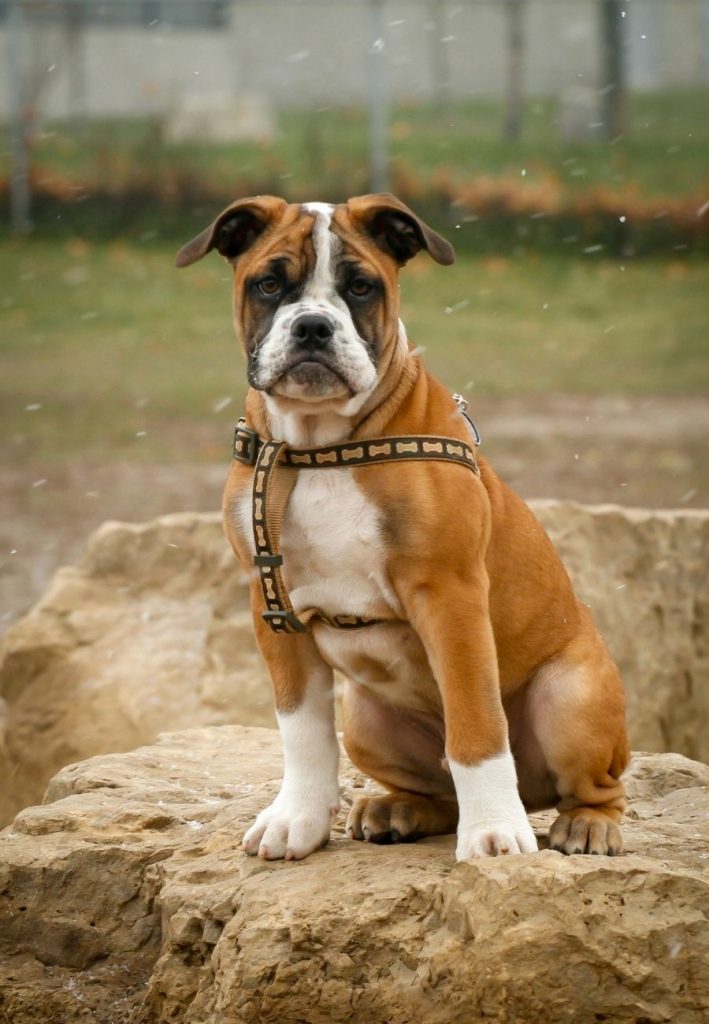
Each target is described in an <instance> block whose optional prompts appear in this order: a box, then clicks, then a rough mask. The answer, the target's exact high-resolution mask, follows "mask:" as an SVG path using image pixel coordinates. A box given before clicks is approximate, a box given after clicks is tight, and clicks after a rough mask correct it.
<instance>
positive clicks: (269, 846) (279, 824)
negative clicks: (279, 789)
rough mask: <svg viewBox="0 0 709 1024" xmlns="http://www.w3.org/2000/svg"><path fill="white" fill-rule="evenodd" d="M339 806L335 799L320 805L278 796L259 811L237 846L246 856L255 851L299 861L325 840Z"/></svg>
mask: <svg viewBox="0 0 709 1024" xmlns="http://www.w3.org/2000/svg"><path fill="white" fill-rule="evenodd" d="M339 809H340V805H339V800H335V801H334V802H330V803H327V802H326V803H324V804H323V803H322V802H318V803H314V802H313V801H312V800H307V799H302V800H297V799H295V800H294V799H288V800H286V799H284V798H282V797H281V796H280V795H279V796H278V797H276V799H275V800H274V801H273V803H272V804H271V806H270V807H267V808H266V809H265V810H263V811H261V813H260V814H259V816H258V817H257V819H256V821H255V822H254V823H253V825H252V826H251V828H250V829H249V831H248V832H247V833H246V835H245V836H244V839H243V842H242V844H241V848H242V850H244V852H245V853H248V854H249V856H251V857H255V856H256V855H257V854H258V856H259V857H263V858H264V860H301V859H302V858H303V857H307V856H308V854H309V853H312V852H313V850H318V849H320V847H321V846H324V845H325V844H326V843H327V841H328V839H329V838H330V826H331V825H332V822H333V819H334V818H335V816H336V815H337V812H338V811H339Z"/></svg>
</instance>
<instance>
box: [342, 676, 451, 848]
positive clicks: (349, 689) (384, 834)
mask: <svg viewBox="0 0 709 1024" xmlns="http://www.w3.org/2000/svg"><path fill="white" fill-rule="evenodd" d="M343 717H344V727H345V728H344V740H345V749H346V750H347V753H348V754H349V756H350V759H351V760H352V761H353V762H354V764H355V765H356V766H357V767H358V768H359V769H360V770H361V771H363V772H364V773H365V774H366V775H368V776H370V777H371V778H373V779H375V780H376V781H377V782H380V783H381V784H382V785H383V786H384V787H385V788H386V789H388V790H389V792H388V793H386V794H378V795H374V794H371V795H367V796H362V797H360V798H359V799H358V800H356V801H355V802H354V804H353V805H352V809H351V810H350V813H349V815H348V817H347V832H348V834H349V835H350V837H351V838H352V839H364V840H367V841H369V842H372V843H405V842H413V841H414V840H416V839H420V838H422V837H423V836H431V835H445V834H447V833H450V832H455V829H456V826H457V823H458V805H457V802H456V797H455V789H454V787H453V780H452V778H451V775H450V773H449V772H448V770H447V767H446V766H445V763H444V758H445V751H444V729H443V719H442V717H441V716H440V715H436V714H435V713H433V712H432V713H431V714H419V713H412V712H410V711H403V710H401V709H398V708H396V707H394V706H392V705H391V704H389V703H387V702H385V701H384V700H382V699H380V698H379V697H378V696H377V695H376V694H374V693H372V692H371V690H369V689H367V688H365V687H362V686H358V685H357V684H354V683H349V682H348V683H346V685H345V692H344V696H343Z"/></svg>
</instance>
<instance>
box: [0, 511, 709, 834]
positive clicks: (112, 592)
mask: <svg viewBox="0 0 709 1024" xmlns="http://www.w3.org/2000/svg"><path fill="white" fill-rule="evenodd" d="M532 507H533V508H534V510H535V512H536V513H537V515H538V516H539V518H540V519H541V521H542V522H543V524H544V525H545V526H546V528H547V530H548V531H549V533H550V534H551V536H552V539H553V540H554V541H555V543H556V544H557V547H558V548H559V551H560V553H561V555H562V557H563V558H564V560H565V562H566V564H567V566H568V568H569V570H570V572H571V575H572V577H573V579H574V583H575V585H576V588H577V591H578V593H579V595H580V596H581V597H582V599H583V600H585V601H586V602H587V603H588V604H589V605H590V606H591V608H592V611H593V613H594V616H595V617H596V620H597V622H598V624H599V626H600V628H601V630H602V632H603V633H604V635H605V636H606V638H607V640H608V643H609V646H610V648H611V650H612V652H613V654H614V656H615V658H616V659H617V661H618V663H619V665H620V668H621V670H622V672H623V675H624V678H625V682H626V687H627V690H628V698H629V700H628V719H629V725H630V733H631V740H632V743H633V745H634V746H636V747H641V748H643V749H647V750H658V751H659V750H668V749H675V750H679V751H681V752H682V753H685V754H687V755H688V756H691V757H699V758H703V759H709V727H708V726H709V687H707V686H706V685H701V682H702V680H704V682H706V680H707V678H709V649H708V648H709V645H708V642H707V622H708V621H709V573H707V571H706V569H707V564H709V514H705V513H702V512H698V511H695V512H691V511H682V512H648V511H641V510H633V509H625V508H620V507H618V506H597V507H585V506H580V505H573V504H568V503H560V502H533V503H532ZM0 695H2V697H3V698H4V700H5V702H6V722H5V728H4V730H2V732H1V733H0V736H4V740H2V739H0V772H1V771H2V769H3V768H4V769H5V772H6V773H7V776H8V777H9V778H10V785H7V786H3V787H0V823H3V822H7V821H9V820H10V818H11V817H12V814H13V813H15V812H16V811H17V810H18V809H19V808H20V807H23V806H26V805H28V804H31V803H36V802H37V801H38V800H39V799H40V798H41V794H42V792H43V790H44V787H45V786H46V784H47V781H48V780H49V778H50V777H51V776H52V775H53V774H54V773H55V772H56V771H58V770H59V769H60V768H61V767H62V766H63V765H65V764H68V763H70V762H71V761H76V760H80V759H82V758H85V757H88V756H91V755H92V754H97V753H104V752H109V751H116V750H129V749H133V748H134V747H136V746H138V745H139V744H141V743H149V742H152V740H154V739H155V737H156V736H157V735H158V734H159V733H160V732H163V731H165V730H170V729H180V728H185V727H188V726H194V725H211V724H221V723H233V722H238V723H241V724H245V725H271V724H273V721H274V720H273V712H272V708H271V690H270V685H269V683H268V681H267V679H266V677H265V674H264V670H263V668H262V666H261V663H260V660H259V657H258V654H257V652H256V648H255V644H254V640H253V635H252V629H251V618H250V613H249V611H248V598H247V593H246V585H245V581H244V577H243V575H242V573H241V571H240V569H239V567H238V565H237V562H236V560H235V559H234V557H233V555H232V553H231V551H230V550H229V548H228V546H227V544H226V541H225V540H224V537H223V534H222V531H221V526H220V523H219V520H218V517H216V516H205V515H188V514H181V515H175V516H166V517H163V518H161V519H156V520H153V521H152V522H150V523H147V524H144V525H137V526H136V525H129V524H118V523H107V524H105V525H104V526H103V527H102V528H101V529H99V530H98V531H97V532H96V533H95V534H94V535H93V536H92V538H91V539H90V541H89V543H88V546H87V548H86V551H85V552H84V555H83V557H82V559H81V560H80V562H79V564H78V565H77V566H75V567H71V568H67V569H62V570H60V572H59V573H57V575H56V576H55V578H54V580H53V582H52V584H51V586H50V588H49V590H48V591H47V593H46V595H45V597H44V598H43V600H42V601H41V602H40V603H39V605H37V607H36V608H35V609H34V610H33V611H32V612H30V614H29V615H27V616H26V617H25V618H24V619H22V620H21V621H20V622H18V623H16V624H15V626H14V627H13V628H12V629H11V630H10V631H9V632H8V634H7V636H6V638H5V642H4V656H3V658H2V664H1V665H0ZM3 760H4V764H3ZM3 774H4V773H3Z"/></svg>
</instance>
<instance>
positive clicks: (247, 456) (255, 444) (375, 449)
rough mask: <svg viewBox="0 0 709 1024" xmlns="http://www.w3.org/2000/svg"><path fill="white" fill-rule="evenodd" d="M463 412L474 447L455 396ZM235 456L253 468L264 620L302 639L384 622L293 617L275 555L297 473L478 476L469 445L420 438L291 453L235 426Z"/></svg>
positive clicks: (315, 614) (307, 614)
mask: <svg viewBox="0 0 709 1024" xmlns="http://www.w3.org/2000/svg"><path fill="white" fill-rule="evenodd" d="M454 397H455V398H456V401H458V404H459V406H460V408H461V412H462V413H463V415H464V416H465V417H466V419H468V422H469V423H470V424H471V426H472V429H473V431H474V437H475V443H476V444H479V443H480V438H479V435H478V432H477V429H476V428H475V425H474V424H473V423H472V420H470V419H469V417H468V416H467V414H466V412H465V406H464V404H463V402H462V399H461V400H460V401H459V396H457V395H456V396H454ZM233 455H234V458H235V459H238V460H239V462H243V463H245V464H246V465H248V466H254V467H255V471H254V481H253V492H252V517H253V531H254V543H255V545H256V554H255V555H254V565H255V566H256V567H257V568H258V571H259V577H260V581H261V588H262V590H263V597H264V601H265V603H266V609H267V611H265V612H263V618H264V619H265V621H266V622H267V623H268V624H269V626H270V627H271V629H272V630H273V631H274V632H275V633H306V632H307V630H308V623H309V622H310V620H311V619H313V618H319V619H321V620H322V621H323V622H326V623H327V624H328V625H330V626H336V627H337V628H339V629H359V628H361V627H362V626H373V625H376V624H377V623H380V622H382V621H384V620H382V619H370V618H364V617H361V616H358V615H326V614H325V612H323V611H321V610H320V609H318V608H308V609H307V610H306V611H304V612H301V613H300V615H296V613H295V611H294V610H293V605H292V603H291V600H290V597H289V595H288V591H287V589H286V587H285V585H284V583H283V577H282V574H281V567H282V565H283V556H282V555H281V553H280V551H279V541H280V536H281V527H282V525H283V519H284V517H285V513H286V508H287V507H288V500H289V498H290V496H291V493H292V491H293V488H294V487H295V484H296V481H297V478H298V471H299V470H301V469H309V470H310V469H332V468H333V467H341V466H376V465H379V464H381V463H384V462H432V461H435V462H452V463H458V465H461V466H466V467H467V468H468V469H470V470H472V472H473V473H475V474H476V475H478V476H479V475H480V471H479V469H478V464H477V461H476V459H475V453H474V451H473V449H472V448H471V447H470V445H468V444H466V443H465V442H464V441H459V440H457V439H456V438H452V437H433V436H427V435H425V434H423V435H417V436H411V437H408V436H404V437H376V438H370V439H368V440H363V441H345V442H343V443H341V444H333V445H328V446H326V447H323V448H303V449H298V448H291V447H290V446H289V445H288V444H287V443H286V442H285V441H274V440H268V441H265V440H263V438H261V437H259V435H258V434H257V433H256V431H254V430H250V429H249V427H247V426H246V421H245V420H244V419H241V420H239V422H238V424H237V426H236V430H235V432H234V449H233Z"/></svg>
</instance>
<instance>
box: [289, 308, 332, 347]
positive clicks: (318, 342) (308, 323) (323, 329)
mask: <svg viewBox="0 0 709 1024" xmlns="http://www.w3.org/2000/svg"><path fill="white" fill-rule="evenodd" d="M290 333H291V338H293V340H294V341H295V342H296V343H297V344H298V346H299V347H300V348H305V349H309V350H310V351H314V350H315V349H318V348H324V347H325V346H326V345H327V343H328V342H329V341H332V336H333V334H334V333H335V328H334V325H333V323H332V321H331V320H329V319H328V318H327V317H326V316H320V315H318V314H317V313H303V314H302V315H301V316H299V317H297V319H296V320H294V321H293V326H292V327H291V331H290Z"/></svg>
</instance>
